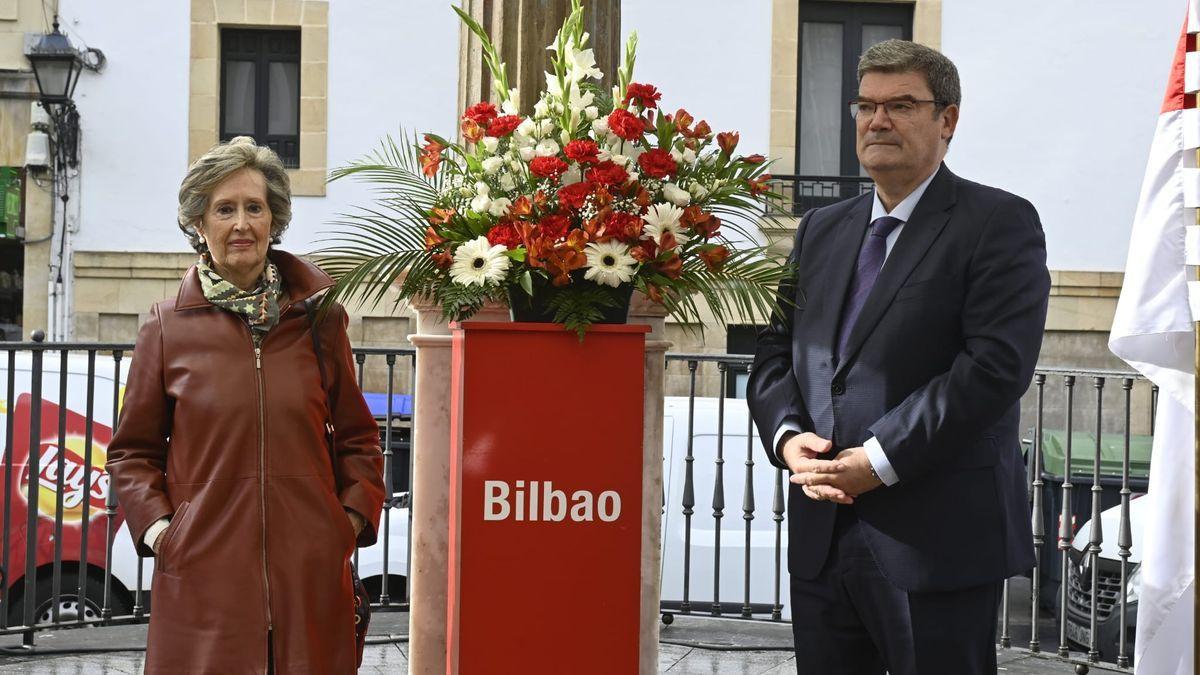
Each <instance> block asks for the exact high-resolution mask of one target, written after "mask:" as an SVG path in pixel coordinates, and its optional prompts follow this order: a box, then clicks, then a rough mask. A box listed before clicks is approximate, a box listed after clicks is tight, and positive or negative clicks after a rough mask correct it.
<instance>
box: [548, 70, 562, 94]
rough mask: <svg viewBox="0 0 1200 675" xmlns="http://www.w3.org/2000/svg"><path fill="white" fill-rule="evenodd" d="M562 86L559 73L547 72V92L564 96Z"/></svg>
mask: <svg viewBox="0 0 1200 675" xmlns="http://www.w3.org/2000/svg"><path fill="white" fill-rule="evenodd" d="M562 91H563V90H562V87H560V86H559V85H558V75H555V74H554V73H546V93H547V94H550V95H551V96H562Z"/></svg>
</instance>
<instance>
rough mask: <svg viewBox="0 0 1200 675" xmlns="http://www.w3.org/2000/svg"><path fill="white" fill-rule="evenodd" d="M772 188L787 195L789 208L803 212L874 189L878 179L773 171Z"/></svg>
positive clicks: (787, 209)
mask: <svg viewBox="0 0 1200 675" xmlns="http://www.w3.org/2000/svg"><path fill="white" fill-rule="evenodd" d="M770 185H771V189H772V190H773V191H774V192H776V193H778V194H780V195H782V196H783V203H782V205H781V206H782V207H783V209H784V210H785V211H786V212H789V213H791V214H792V215H795V216H802V215H804V214H805V213H807V212H808V211H809V210H810V209H815V208H817V207H820V206H828V205H830V204H834V203H836V202H840V201H842V200H843V199H849V198H851V197H857V196H859V195H861V194H865V193H867V192H870V191H871V190H872V189H873V188H874V187H875V183H874V182H873V181H872V180H871V179H870V178H869V177H867V176H797V175H792V174H772V175H771V181H770Z"/></svg>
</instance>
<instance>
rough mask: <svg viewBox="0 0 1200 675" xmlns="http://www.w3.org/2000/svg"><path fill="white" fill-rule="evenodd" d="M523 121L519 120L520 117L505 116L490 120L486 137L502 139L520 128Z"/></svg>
mask: <svg viewBox="0 0 1200 675" xmlns="http://www.w3.org/2000/svg"><path fill="white" fill-rule="evenodd" d="M523 121H524V120H523V119H521V116H520V115H505V116H503V117H497V118H496V119H494V120H492V123H491V124H489V125H488V128H487V135H488V136H495V137H496V138H502V137H504V136H507V135H509V134H511V133H512V132H513V130H514V129H516V128H517V127H519V126H521V122H523Z"/></svg>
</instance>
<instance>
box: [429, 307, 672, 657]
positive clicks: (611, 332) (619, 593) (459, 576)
mask: <svg viewBox="0 0 1200 675" xmlns="http://www.w3.org/2000/svg"><path fill="white" fill-rule="evenodd" d="M648 332H649V327H647V326H594V327H593V328H592V329H591V330H589V331H588V334H587V336H586V338H585V339H584V340H583V342H580V341H579V338H578V337H577V336H576V335H575V334H574V333H571V332H567V331H565V330H563V328H562V327H561V326H556V325H552V324H530V323H471V322H468V323H464V324H462V325H461V326H457V327H454V329H453V345H454V348H453V358H454V361H453V373H452V378H453V380H452V384H451V406H452V408H451V416H450V419H451V432H450V433H451V440H450V448H451V460H450V462H451V463H450V518H449V521H450V560H449V588H448V612H447V617H448V630H447V635H448V648H447V654H446V672H447V673H451V674H455V673H462V674H463V675H475V674H476V673H489V674H490V673H526V674H528V673H566V672H570V673H604V674H605V675H613V674H620V673H636V672H637V670H638V650H639V645H638V636H639V628H638V625H639V623H638V617H639V607H640V591H641V576H640V560H641V540H642V535H641V513H642V494H641V491H642V418H643V395H644V390H643V388H644V384H643V382H644V376H645V367H644V349H645V336H646V333H648ZM418 499H419V497H418Z"/></svg>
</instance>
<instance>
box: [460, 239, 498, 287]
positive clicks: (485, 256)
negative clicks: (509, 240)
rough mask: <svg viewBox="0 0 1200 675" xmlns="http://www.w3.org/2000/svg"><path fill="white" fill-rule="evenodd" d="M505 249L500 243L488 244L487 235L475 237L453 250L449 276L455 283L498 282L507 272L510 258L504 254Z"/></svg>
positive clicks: (484, 284) (468, 284) (481, 283)
mask: <svg viewBox="0 0 1200 675" xmlns="http://www.w3.org/2000/svg"><path fill="white" fill-rule="evenodd" d="M506 250H507V249H506V248H505V247H504V246H501V245H500V244H497V245H495V246H492V245H490V244H488V240H487V237H476V238H474V239H472V240H471V241H468V242H467V243H465V244H463V245H461V246H459V247H458V250H456V251H455V252H454V263H453V264H452V265H450V278H451V279H452V280H453V281H454V283H456V284H462V285H463V286H470V285H471V284H479V285H480V286H486V285H487V284H488V283H489V282H496V283H500V282H501V281H504V275H505V274H507V273H508V266H509V264H511V262H512V261H511V260H510V259H509V257H508V256H506V255H504V252H505V251H506Z"/></svg>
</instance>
